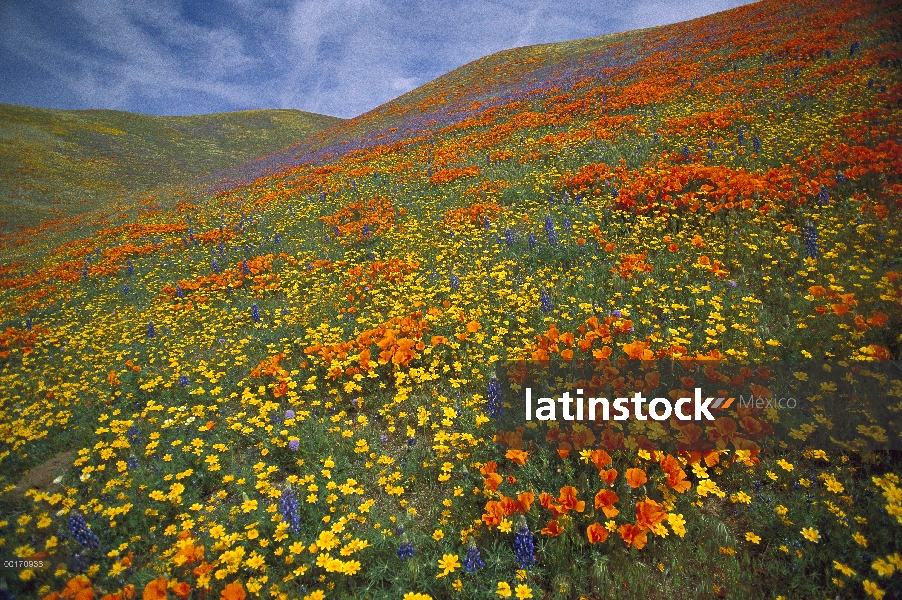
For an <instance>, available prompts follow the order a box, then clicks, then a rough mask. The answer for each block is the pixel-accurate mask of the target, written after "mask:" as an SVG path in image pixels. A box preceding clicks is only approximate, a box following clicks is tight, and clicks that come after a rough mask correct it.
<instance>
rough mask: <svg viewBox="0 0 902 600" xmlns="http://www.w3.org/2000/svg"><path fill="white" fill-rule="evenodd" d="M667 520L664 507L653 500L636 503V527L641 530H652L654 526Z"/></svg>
mask: <svg viewBox="0 0 902 600" xmlns="http://www.w3.org/2000/svg"><path fill="white" fill-rule="evenodd" d="M666 518H667V513H665V512H664V507H663V506H662V505H661V504H658V503H657V502H655V501H654V500H651V499H649V500H644V501H642V502H637V503H636V526H638V527H639V528H641V529H653V528H654V526H655V525H657V524H658V523H661V522H662V521H663V520H664V519H666Z"/></svg>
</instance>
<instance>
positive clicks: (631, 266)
mask: <svg viewBox="0 0 902 600" xmlns="http://www.w3.org/2000/svg"><path fill="white" fill-rule="evenodd" d="M646 258H648V252H641V253H639V254H623V255H621V256H620V262H619V263H618V264H617V266H616V267H615V268H613V269H611V272H612V273H614V274H615V275H620V276H621V277H623V278H624V279H632V278H633V274H634V273H650V272H651V271H652V269H653V268H654V267H652V266H651V265H650V264H648V263H647V262H645V259H646Z"/></svg>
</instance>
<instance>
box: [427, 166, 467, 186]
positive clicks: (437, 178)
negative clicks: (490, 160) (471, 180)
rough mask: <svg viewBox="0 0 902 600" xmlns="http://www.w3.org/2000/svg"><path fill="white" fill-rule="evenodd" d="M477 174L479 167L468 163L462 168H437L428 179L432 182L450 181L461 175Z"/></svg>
mask: <svg viewBox="0 0 902 600" xmlns="http://www.w3.org/2000/svg"><path fill="white" fill-rule="evenodd" d="M478 175H479V167H477V166H476V165H470V166H469V167H463V168H453V169H441V170H438V171H436V172H435V173H433V174H432V176H431V177H429V181H430V182H432V183H451V182H452V181H454V180H455V179H460V178H461V177H476V176H478Z"/></svg>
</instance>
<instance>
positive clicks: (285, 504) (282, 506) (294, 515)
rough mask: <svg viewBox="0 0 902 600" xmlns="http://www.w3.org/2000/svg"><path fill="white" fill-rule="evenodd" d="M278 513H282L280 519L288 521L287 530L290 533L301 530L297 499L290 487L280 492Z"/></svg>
mask: <svg viewBox="0 0 902 600" xmlns="http://www.w3.org/2000/svg"><path fill="white" fill-rule="evenodd" d="M279 513H280V514H281V515H282V519H284V520H285V522H286V523H288V529H289V531H291V532H292V533H298V532H300V531H301V517H300V515H299V514H298V499H297V498H296V497H295V495H294V492H292V491H291V489H287V490H285V491H283V492H282V498H281V500H280V502H279Z"/></svg>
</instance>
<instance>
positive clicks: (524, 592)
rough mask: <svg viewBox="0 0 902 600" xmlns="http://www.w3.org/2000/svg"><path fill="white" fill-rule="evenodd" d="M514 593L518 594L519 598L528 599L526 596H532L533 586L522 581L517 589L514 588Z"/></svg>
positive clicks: (521, 599)
mask: <svg viewBox="0 0 902 600" xmlns="http://www.w3.org/2000/svg"><path fill="white" fill-rule="evenodd" d="M514 593H515V594H517V600H526V598H532V597H533V596H532V588H531V587H529V586H528V585H526V584H525V583H521V584H520V585H518V586H517V589H516V590H514Z"/></svg>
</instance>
